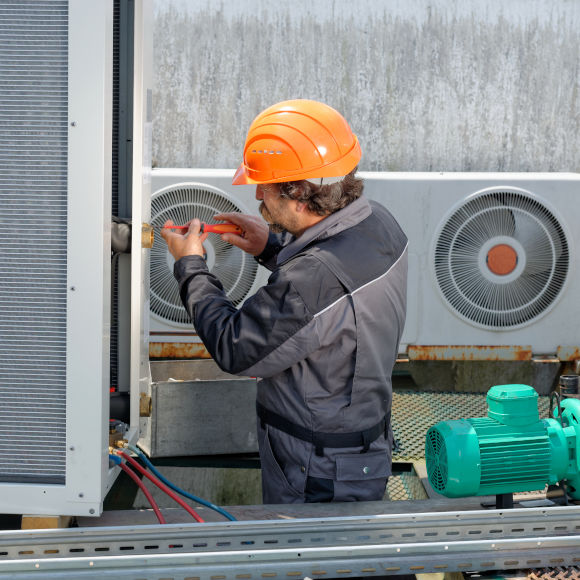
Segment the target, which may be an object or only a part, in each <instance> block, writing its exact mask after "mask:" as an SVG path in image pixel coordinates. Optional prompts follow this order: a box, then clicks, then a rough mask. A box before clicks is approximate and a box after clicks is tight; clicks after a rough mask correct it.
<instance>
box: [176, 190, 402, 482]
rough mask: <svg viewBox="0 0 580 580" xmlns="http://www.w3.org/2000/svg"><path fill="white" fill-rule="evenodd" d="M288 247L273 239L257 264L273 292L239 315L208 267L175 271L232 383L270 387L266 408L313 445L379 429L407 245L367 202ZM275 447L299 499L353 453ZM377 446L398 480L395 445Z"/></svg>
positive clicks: (198, 262)
mask: <svg viewBox="0 0 580 580" xmlns="http://www.w3.org/2000/svg"><path fill="white" fill-rule="evenodd" d="M281 239H282V238H281V237H277V236H275V235H270V238H269V241H268V245H267V246H266V248H265V250H264V252H263V253H262V255H261V256H259V257H258V261H259V262H260V263H262V264H264V265H265V266H266V267H268V268H269V269H271V270H272V274H271V275H270V278H269V280H268V284H267V285H266V286H264V287H262V288H260V289H259V290H258V291H257V292H256V293H255V294H254V295H253V296H251V297H250V298H248V299H247V300H246V301H245V302H244V304H243V305H242V307H241V308H240V309H236V308H235V307H234V306H233V304H232V303H231V302H230V301H229V300H228V298H227V296H226V295H225V293H224V291H223V288H222V285H221V283H220V281H219V280H218V279H217V278H216V277H215V276H214V275H212V274H211V273H210V272H209V271H208V268H207V266H206V264H205V262H204V260H203V259H202V258H200V257H197V256H186V257H184V258H182V259H180V260H178V261H177V262H176V264H175V277H176V278H177V280H178V283H179V288H180V293H181V298H182V300H183V303H184V305H185V307H186V309H187V310H188V312H189V314H190V316H191V318H192V321H193V323H194V325H195V328H196V330H197V332H198V334H199V336H200V338H201V339H202V341H203V343H204V344H205V346H206V348H207V349H208V351H209V352H210V354H211V356H212V357H213V358H214V359H215V361H216V363H217V364H218V365H219V366H220V367H221V368H222V369H223V370H224V371H226V372H229V373H232V374H238V375H245V376H255V377H260V379H261V380H259V382H258V397H257V398H258V404H259V406H261V407H262V408H265V409H268V410H270V411H273V412H275V413H277V414H279V415H282V416H283V417H285V418H286V419H288V420H289V421H290V422H292V423H293V424H297V425H300V426H303V427H304V428H306V429H308V430H311V431H312V432H315V433H316V432H321V433H350V432H354V431H362V430H364V429H367V428H369V427H371V426H373V425H376V424H377V423H379V422H380V421H381V419H383V418H384V417H385V415H388V413H390V409H391V400H392V385H391V373H392V369H393V366H394V363H395V360H396V356H397V351H398V345H399V341H400V339H401V334H402V332H403V326H404V323H405V309H406V284H407V238H406V236H405V234H404V233H403V231H402V230H401V228H400V226H399V225H398V223H397V222H396V220H395V219H394V218H393V216H392V215H391V214H390V212H388V211H387V209H386V208H384V207H383V206H381V205H380V204H378V203H375V202H372V201H371V202H369V201H368V200H367V199H366V198H365V197H364V196H362V197H360V198H359V199H357V200H355V201H354V202H352V203H351V204H349V205H348V206H347V207H345V208H344V209H342V210H340V211H338V212H336V213H334V214H331V215H330V216H328V217H326V218H325V219H323V220H322V221H320V222H319V223H318V224H316V225H314V226H313V227H311V228H309V229H308V230H306V232H305V233H304V234H303V235H302V236H300V237H299V238H291V239H290V242H289V243H287V244H286V245H283V244H282V242H281V241H280V240H281ZM276 437H277V438H278V441H277V443H272V442H271V444H272V445H276V446H277V447H278V449H276V450H274V451H275V455H276V457H277V458H278V460H279V461H280V463H281V464H282V469H283V470H284V471H285V472H286V476H287V477H288V479H289V480H290V481H291V487H293V490H294V491H297V492H298V493H300V492H301V490H300V488H301V487H302V483H301V482H300V480H301V478H303V479H304V480H305V478H306V476H308V475H313V476H316V477H326V478H330V479H335V478H336V476H337V470H340V469H341V467H340V465H337V462H336V460H335V459H336V458H335V455H336V454H337V453H338V454H341V453H342V452H344V450H326V449H325V450H324V453H323V454H322V456H321V454H320V453H318V454H314V453H313V446H312V444H310V443H307V442H304V441H298V440H296V441H295V440H294V438H292V437H291V436H290V435H287V434H286V433H277V434H276ZM383 439H384V438H383ZM379 446H380V447H381V448H382V452H383V453H382V455H381V459H380V460H379V461H377V467H376V469H374V471H376V473H379V472H380V473H381V474H382V475H385V474H386V475H388V474H389V473H390V459H391V455H390V454H391V450H390V444H389V442H384V443H383V444H380V445H379ZM373 448H376V445H375V446H374V447H373ZM347 451H348V450H347ZM359 451H360V450H359ZM287 461H288V462H290V463H292V465H288V464H287V463H286V462H287ZM386 463H388V467H385V464H386ZM365 469H366V470H367V471H368V466H366V465H365ZM386 470H388V473H387V472H386ZM339 475H340V474H339ZM368 475H369V476H371V475H372V473H371V474H368ZM347 477H348V476H347ZM296 488H298V489H296Z"/></svg>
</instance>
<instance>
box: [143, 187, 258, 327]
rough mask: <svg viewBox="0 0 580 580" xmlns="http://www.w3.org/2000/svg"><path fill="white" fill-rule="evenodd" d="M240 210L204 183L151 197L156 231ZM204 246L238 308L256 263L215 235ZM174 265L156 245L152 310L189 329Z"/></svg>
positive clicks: (162, 247) (160, 245) (163, 246)
mask: <svg viewBox="0 0 580 580" xmlns="http://www.w3.org/2000/svg"><path fill="white" fill-rule="evenodd" d="M240 211H242V208H241V207H240V206H239V205H238V204H237V203H236V202H235V201H234V200H233V199H231V198H230V197H229V196H228V195H227V194H226V193H225V192H223V191H221V190H219V189H217V188H215V187H211V186H209V185H205V184H198V183H186V184H179V185H175V186H171V187H168V188H165V189H163V190H161V191H158V192H156V193H155V194H153V195H152V197H151V214H152V219H151V222H152V225H153V228H154V229H155V230H156V232H159V230H160V229H161V228H162V227H163V224H164V223H165V222H166V221H167V220H172V221H173V223H175V224H185V223H187V222H188V221H189V220H191V219H193V218H194V217H196V218H199V219H200V220H201V221H202V222H206V223H213V222H214V219H213V218H214V215H216V214H218V213H224V212H240ZM204 247H205V248H206V250H207V252H208V255H211V257H212V259H211V262H210V261H209V260H208V265H209V267H210V271H211V272H212V273H213V274H215V275H216V276H217V277H218V278H219V279H220V281H221V283H222V284H223V287H224V290H225V292H226V294H227V296H228V297H229V299H230V300H231V301H232V302H233V303H234V305H235V306H238V305H239V304H241V303H242V302H243V301H244V299H245V298H246V297H247V295H248V293H249V292H250V290H251V288H252V285H253V283H254V280H255V278H256V273H257V271H258V265H257V263H256V261H255V260H254V259H252V258H251V257H249V256H248V255H247V254H246V253H245V252H243V251H242V250H240V249H239V248H237V247H236V246H232V245H230V244H227V243H225V242H224V241H222V239H221V237H220V236H218V235H215V234H210V235H209V237H208V238H207V240H206V241H205V242H204ZM212 262H213V263H212ZM173 264H174V260H173V258H172V256H171V254H170V253H169V251H168V249H167V246H166V244H164V243H156V244H154V245H153V248H152V251H151V283H150V285H151V311H152V312H153V313H154V314H156V315H157V316H159V317H160V318H162V319H163V320H165V321H168V322H171V323H173V324H177V325H182V326H187V327H189V326H190V325H191V320H190V319H189V316H188V314H187V312H186V310H185V308H184V307H183V304H182V302H181V298H180V296H179V291H178V287H177V282H176V281H175V278H174V277H173Z"/></svg>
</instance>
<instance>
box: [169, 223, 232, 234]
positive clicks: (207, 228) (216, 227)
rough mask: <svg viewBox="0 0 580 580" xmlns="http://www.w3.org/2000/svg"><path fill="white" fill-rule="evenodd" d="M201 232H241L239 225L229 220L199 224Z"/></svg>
mask: <svg viewBox="0 0 580 580" xmlns="http://www.w3.org/2000/svg"><path fill="white" fill-rule="evenodd" d="M167 229H169V230H187V229H189V226H169V227H168V228H167ZM201 232H202V233H206V232H208V233H213V234H241V233H242V232H243V230H242V228H241V227H240V226H237V225H236V224H232V223H230V222H224V223H223V224H204V223H202V224H201Z"/></svg>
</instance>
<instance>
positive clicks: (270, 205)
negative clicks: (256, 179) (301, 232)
mask: <svg viewBox="0 0 580 580" xmlns="http://www.w3.org/2000/svg"><path fill="white" fill-rule="evenodd" d="M256 199H257V200H260V201H261V202H262V203H260V213H261V214H262V217H263V218H264V219H265V220H266V221H267V222H268V224H270V229H271V230H272V231H273V232H276V233H280V232H283V231H286V230H287V231H289V232H290V233H294V231H293V230H295V229H296V228H295V224H294V220H293V219H292V211H291V207H290V204H291V203H292V200H290V199H287V198H285V197H280V186H279V185H278V184H277V183H267V184H260V185H258V186H257V187H256Z"/></svg>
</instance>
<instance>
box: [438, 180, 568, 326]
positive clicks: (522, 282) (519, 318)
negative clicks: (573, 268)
mask: <svg viewBox="0 0 580 580" xmlns="http://www.w3.org/2000/svg"><path fill="white" fill-rule="evenodd" d="M433 254H434V255H433V265H434V272H435V277H436V281H437V285H438V288H439V290H440V292H441V294H442V296H443V298H444V299H445V301H446V302H447V303H448V305H449V306H450V307H451V309H452V310H453V311H454V312H455V313H457V314H458V315H459V316H460V317H462V318H463V319H465V320H467V321H468V322H470V323H472V324H474V325H476V326H479V327H483V328H487V329H494V330H503V329H508V328H515V327H519V326H522V325H525V324H528V323H530V322H532V321H534V320H535V319H537V318H538V317H539V316H541V315H542V314H544V313H545V312H547V311H548V310H549V308H550V307H551V306H552V305H553V304H554V303H555V301H556V300H557V298H558V297H559V296H560V295H561V292H562V289H563V287H564V284H565V282H566V279H567V277H568V273H569V268H570V253H569V244H568V240H567V236H566V233H565V230H564V228H563V226H562V223H561V221H560V220H559V219H558V218H557V217H556V216H555V215H554V213H553V212H552V211H551V210H550V209H549V208H548V207H546V205H544V203H543V202H542V201H541V200H540V199H538V198H537V197H536V196H534V195H533V194H531V193H529V192H527V191H524V190H520V189H515V188H501V189H493V190H484V191H481V192H478V193H475V194H473V195H471V196H469V197H468V198H466V199H465V200H464V201H463V202H462V203H461V204H460V205H459V206H458V207H456V208H455V209H454V211H452V213H451V215H450V216H448V217H447V218H446V219H445V220H444V221H443V223H442V224H441V225H440V227H439V233H438V235H437V236H436V237H435V245H434V252H433Z"/></svg>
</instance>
